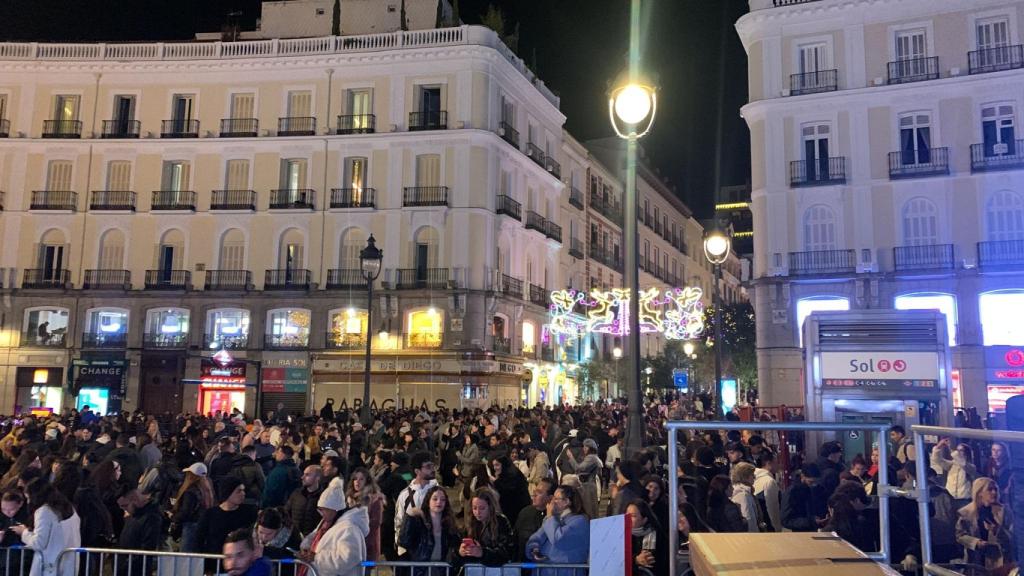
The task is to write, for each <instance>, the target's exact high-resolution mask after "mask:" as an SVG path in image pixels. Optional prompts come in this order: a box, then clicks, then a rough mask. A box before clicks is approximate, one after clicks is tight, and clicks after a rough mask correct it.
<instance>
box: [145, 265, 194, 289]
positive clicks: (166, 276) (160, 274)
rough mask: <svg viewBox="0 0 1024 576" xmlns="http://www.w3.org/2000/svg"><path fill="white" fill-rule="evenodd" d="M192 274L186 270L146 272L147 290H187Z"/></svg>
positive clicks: (190, 283) (190, 284)
mask: <svg viewBox="0 0 1024 576" xmlns="http://www.w3.org/2000/svg"><path fill="white" fill-rule="evenodd" d="M191 287H192V272H190V271H188V270H169V269H161V270H146V289H147V290H189V289H190V288H191Z"/></svg>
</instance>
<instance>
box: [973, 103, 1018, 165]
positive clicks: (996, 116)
mask: <svg viewBox="0 0 1024 576" xmlns="http://www.w3.org/2000/svg"><path fill="white" fill-rule="evenodd" d="M981 137H982V141H983V145H982V146H983V148H984V151H985V156H1000V155H1003V154H1011V155H1012V154H1014V152H1015V150H1016V144H1017V143H1016V140H1014V138H1015V136H1014V114H1013V104H1010V103H1001V104H993V105H991V106H985V107H984V108H982V109H981Z"/></svg>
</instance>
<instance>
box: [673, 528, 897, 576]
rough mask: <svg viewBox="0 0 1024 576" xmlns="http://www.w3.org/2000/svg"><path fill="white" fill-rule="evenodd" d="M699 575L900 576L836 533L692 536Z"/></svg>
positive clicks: (692, 557)
mask: <svg viewBox="0 0 1024 576" xmlns="http://www.w3.org/2000/svg"><path fill="white" fill-rule="evenodd" d="M690 565H691V566H692V567H693V571H694V573H695V574H696V575H697V576H726V575H728V576H755V575H756V576H762V575H767V574H771V575H773V576H823V575H825V574H827V575H828V576H899V573H898V572H896V571H894V570H892V569H891V568H889V567H888V566H883V565H881V564H879V563H877V562H874V561H872V560H870V559H868V557H867V556H865V555H864V553H863V552H861V551H860V550H857V549H856V548H854V547H853V546H851V545H850V544H849V543H847V542H846V541H845V540H843V539H842V538H840V537H838V536H836V535H835V534H827V533H823V532H781V533H765V534H748V533H741V534H691V535H690Z"/></svg>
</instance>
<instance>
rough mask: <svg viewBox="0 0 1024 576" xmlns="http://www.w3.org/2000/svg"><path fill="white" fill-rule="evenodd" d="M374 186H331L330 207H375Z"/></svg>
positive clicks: (375, 191) (375, 192)
mask: <svg viewBox="0 0 1024 576" xmlns="http://www.w3.org/2000/svg"><path fill="white" fill-rule="evenodd" d="M376 198H377V190H376V189H375V188H331V208H376V207H377V201H376Z"/></svg>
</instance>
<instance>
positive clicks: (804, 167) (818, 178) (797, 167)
mask: <svg viewBox="0 0 1024 576" xmlns="http://www.w3.org/2000/svg"><path fill="white" fill-rule="evenodd" d="M845 183H846V157H845V156H833V157H829V158H818V159H817V160H793V161H792V162H790V163H789V184H790V185H791V186H793V187H794V188H795V187H798V186H829V185H833V184H845Z"/></svg>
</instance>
